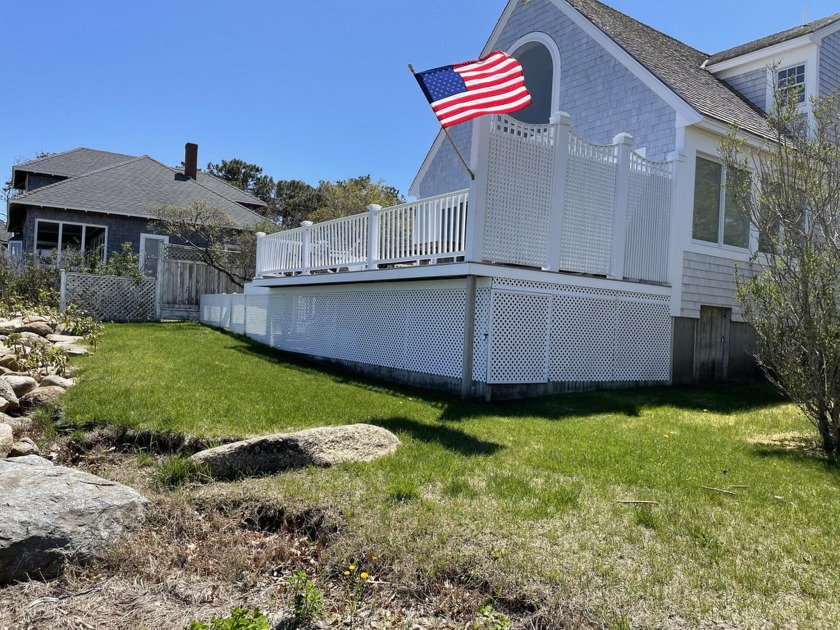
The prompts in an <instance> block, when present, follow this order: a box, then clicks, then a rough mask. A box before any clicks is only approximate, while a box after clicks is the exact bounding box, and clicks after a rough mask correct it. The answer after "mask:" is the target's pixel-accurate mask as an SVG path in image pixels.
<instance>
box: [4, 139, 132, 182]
mask: <svg viewBox="0 0 840 630" xmlns="http://www.w3.org/2000/svg"><path fill="white" fill-rule="evenodd" d="M136 157H137V156H135V155H123V154H122V153H111V152H109V151H98V150H96V149H87V148H85V147H79V148H77V149H71V150H70V151H64V152H62V153H55V154H53V155H47V156H45V157H42V158H37V159H34V160H29V161H28V162H22V163H20V164H15V165H14V166H13V167H12V171H13V172H15V171H20V172H21V173H39V174H41V175H55V176H58V177H79V176H80V175H85V174H86V173H91V172H93V171H98V170H99V169H102V168H106V167H108V166H114V165H115V164H121V163H123V162H127V161H128V160H133V159H135V158H136ZM15 184H17V182H15Z"/></svg>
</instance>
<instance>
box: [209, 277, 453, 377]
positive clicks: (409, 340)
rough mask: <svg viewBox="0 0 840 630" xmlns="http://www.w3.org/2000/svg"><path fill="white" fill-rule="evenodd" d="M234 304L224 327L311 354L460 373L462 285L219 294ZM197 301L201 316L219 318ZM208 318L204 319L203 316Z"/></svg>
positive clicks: (445, 373)
mask: <svg viewBox="0 0 840 630" xmlns="http://www.w3.org/2000/svg"><path fill="white" fill-rule="evenodd" d="M217 297H226V298H227V299H228V300H230V301H231V302H232V305H231V308H230V311H231V316H230V323H229V328H230V329H231V330H232V331H234V332H241V333H245V334H247V335H248V336H249V337H252V338H254V339H255V340H258V341H261V342H263V343H268V344H269V345H271V346H273V347H275V348H280V349H282V350H287V351H290V352H299V353H303V354H310V355H315V356H322V357H328V358H333V359H342V360H347V361H355V362H359V363H366V364H371V365H379V366H383V367H390V368H397V369H403V370H409V371H414V372H421V373H425V374H436V375H441V376H451V377H454V378H459V377H460V376H461V361H462V359H463V339H464V337H463V335H464V304H465V301H466V293H465V290H464V289H463V288H433V289H427V290H419V289H418V290H396V289H390V288H388V289H381V290H356V289H348V290H347V291H319V290H306V289H302V290H300V291H284V292H283V293H277V294H274V295H270V296H255V295H250V296H247V295H246V296H217ZM216 309H220V307H218V306H216V305H215V304H214V303H213V302H209V301H207V300H206V298H205V299H204V300H203V301H202V321H204V320H205V316H206V317H207V318H208V320H209V319H210V318H212V319H213V320H218V319H222V320H223V319H224V317H223V316H222V314H221V313H219V312H217V310H216ZM208 323H209V322H208Z"/></svg>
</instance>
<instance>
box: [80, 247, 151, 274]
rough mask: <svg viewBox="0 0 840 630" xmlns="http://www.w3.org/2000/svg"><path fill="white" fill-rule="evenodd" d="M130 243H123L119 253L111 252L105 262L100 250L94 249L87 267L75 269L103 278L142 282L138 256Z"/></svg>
mask: <svg viewBox="0 0 840 630" xmlns="http://www.w3.org/2000/svg"><path fill="white" fill-rule="evenodd" d="M133 247H134V246H133V245H132V244H131V243H130V242H126V243H123V244H122V246H121V248H120V251H118V252H111V254H110V255H109V256H108V260H107V262H104V263H103V262H102V250H101V248H98V249H96V250H95V251H94V252H93V253H92V254H91V255H90V256H89V257H88V262H87V265H85V266H81V267H79V268H78V269H77V271H80V272H82V273H95V274H100V275H104V276H120V277H123V278H131V279H133V280H134V281H135V282H136V283H137V284H140V282H142V280H143V272H142V271H141V270H140V254H139V253H137V252H135V251H134V250H133Z"/></svg>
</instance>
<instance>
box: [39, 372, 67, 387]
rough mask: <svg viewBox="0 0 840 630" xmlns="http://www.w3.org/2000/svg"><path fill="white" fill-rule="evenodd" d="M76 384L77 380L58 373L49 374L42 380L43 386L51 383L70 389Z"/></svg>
mask: <svg viewBox="0 0 840 630" xmlns="http://www.w3.org/2000/svg"><path fill="white" fill-rule="evenodd" d="M74 384H75V381H74V380H73V379H72V378H64V377H63V376H59V375H58V374H50V375H49V376H45V377H44V379H43V380H42V381H41V387H49V386H50V385H55V386H56V387H61V388H63V389H70V388H71V387H73V385H74Z"/></svg>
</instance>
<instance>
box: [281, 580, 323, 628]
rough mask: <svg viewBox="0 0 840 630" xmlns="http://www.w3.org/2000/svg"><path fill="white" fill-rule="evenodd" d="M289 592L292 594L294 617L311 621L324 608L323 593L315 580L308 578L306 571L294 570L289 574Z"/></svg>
mask: <svg viewBox="0 0 840 630" xmlns="http://www.w3.org/2000/svg"><path fill="white" fill-rule="evenodd" d="M288 586H289V592H290V593H291V595H292V607H293V609H294V614H295V619H297V620H298V621H312V620H313V619H315V618H316V617H318V615H320V614H321V613H322V612H323V610H324V595H323V593H322V592H321V589H319V588H318V587H317V586H315V580H310V579H309V576H307V575H306V571H302V570H300V571H295V572H294V573H292V575H291V576H289V580H288Z"/></svg>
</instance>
